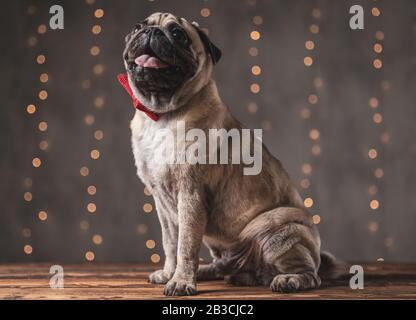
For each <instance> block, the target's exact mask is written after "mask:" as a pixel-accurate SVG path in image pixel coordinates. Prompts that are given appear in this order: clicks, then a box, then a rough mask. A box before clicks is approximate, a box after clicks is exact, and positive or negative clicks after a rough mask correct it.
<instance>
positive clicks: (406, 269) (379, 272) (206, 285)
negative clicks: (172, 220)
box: [0, 262, 416, 299]
mask: <svg viewBox="0 0 416 320" xmlns="http://www.w3.org/2000/svg"><path fill="white" fill-rule="evenodd" d="M362 265H363V266H364V269H365V288H364V290H352V289H350V287H349V279H344V280H337V281H333V282H331V283H324V284H323V286H322V287H321V288H319V289H317V290H311V291H306V292H300V293H294V294H276V293H272V292H271V290H270V289H269V288H267V287H237V286H232V285H229V284H227V283H225V281H209V282H199V283H198V292H199V294H198V295H197V296H193V297H182V298H181V299H416V265H415V264H391V263H390V264H389V263H384V262H380V263H374V264H362ZM50 266H51V264H47V263H41V264H3V265H0V299H177V298H170V297H165V296H164V295H163V294H162V292H163V286H162V285H153V284H150V283H148V282H147V276H148V274H149V273H150V272H151V271H152V270H155V269H157V268H158V266H155V265H142V264H100V263H94V264H81V265H65V264H63V265H62V266H63V268H64V279H65V284H64V286H65V288H64V289H51V288H50V287H49V279H50V277H51V275H50V274H49V268H50ZM159 267H160V266H159Z"/></svg>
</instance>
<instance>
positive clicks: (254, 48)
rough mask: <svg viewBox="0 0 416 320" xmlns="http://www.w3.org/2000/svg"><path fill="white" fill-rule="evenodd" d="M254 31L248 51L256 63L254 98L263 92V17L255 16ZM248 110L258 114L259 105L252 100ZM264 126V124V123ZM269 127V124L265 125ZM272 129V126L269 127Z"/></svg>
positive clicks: (251, 85) (252, 73) (251, 33)
mask: <svg viewBox="0 0 416 320" xmlns="http://www.w3.org/2000/svg"><path fill="white" fill-rule="evenodd" d="M255 4H256V3H255V2H253V3H249V5H252V6H255ZM252 24H253V25H252V30H251V31H250V40H251V42H252V45H251V46H250V48H249V50H248V54H249V55H250V57H251V58H252V59H253V60H254V61H255V62H253V64H252V65H251V67H250V74H251V76H252V83H251V84H250V92H251V93H252V95H253V96H255V95H257V94H259V93H260V91H261V86H260V84H259V77H260V76H261V72H262V69H261V66H260V64H259V63H258V57H259V48H258V41H260V39H261V32H260V28H261V25H262V24H263V17H262V16H259V15H255V16H253V18H252ZM247 110H248V112H249V113H257V111H258V104H257V103H256V102H255V101H254V99H252V101H250V102H249V104H248V106H247ZM263 126H264V123H263ZM265 126H266V127H267V124H266V125H265ZM268 127H270V124H269V126H268Z"/></svg>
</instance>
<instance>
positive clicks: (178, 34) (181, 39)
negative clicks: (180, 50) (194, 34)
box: [171, 28, 188, 44]
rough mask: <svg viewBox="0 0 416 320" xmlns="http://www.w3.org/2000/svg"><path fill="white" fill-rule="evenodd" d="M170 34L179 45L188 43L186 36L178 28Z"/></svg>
mask: <svg viewBox="0 0 416 320" xmlns="http://www.w3.org/2000/svg"><path fill="white" fill-rule="evenodd" d="M171 34H172V37H173V38H174V39H175V40H176V41H178V42H180V43H183V44H186V43H187V42H188V36H187V35H186V33H185V32H184V31H183V30H182V29H180V28H173V29H172V31H171Z"/></svg>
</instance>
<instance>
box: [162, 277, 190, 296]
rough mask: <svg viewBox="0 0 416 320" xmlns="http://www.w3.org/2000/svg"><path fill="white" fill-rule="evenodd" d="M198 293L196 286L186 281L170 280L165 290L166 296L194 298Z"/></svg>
mask: <svg viewBox="0 0 416 320" xmlns="http://www.w3.org/2000/svg"><path fill="white" fill-rule="evenodd" d="M196 293H197V291H196V285H195V284H194V283H193V282H190V281H186V280H174V279H172V280H170V281H169V282H168V283H167V284H166V286H165V290H164V294H165V295H166V296H193V295H195V294H196Z"/></svg>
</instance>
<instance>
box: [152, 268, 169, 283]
mask: <svg viewBox="0 0 416 320" xmlns="http://www.w3.org/2000/svg"><path fill="white" fill-rule="evenodd" d="M172 276H173V273H170V272H166V271H164V270H157V271H155V272H153V273H151V274H150V275H149V282H151V283H155V284H165V283H167V282H168V281H169V280H170V279H171V278H172Z"/></svg>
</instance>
